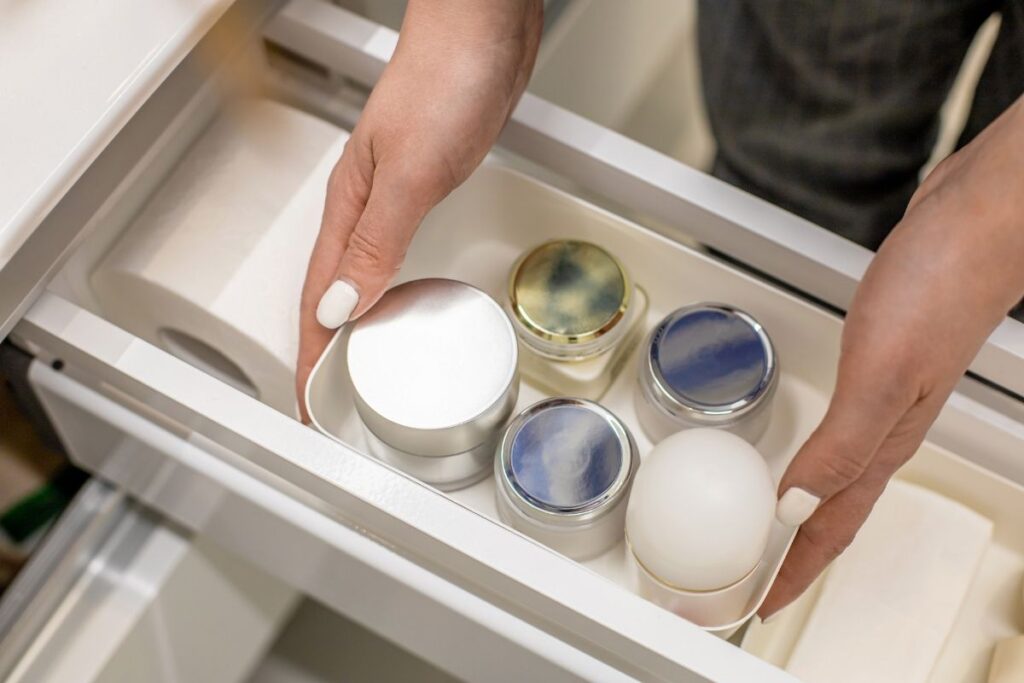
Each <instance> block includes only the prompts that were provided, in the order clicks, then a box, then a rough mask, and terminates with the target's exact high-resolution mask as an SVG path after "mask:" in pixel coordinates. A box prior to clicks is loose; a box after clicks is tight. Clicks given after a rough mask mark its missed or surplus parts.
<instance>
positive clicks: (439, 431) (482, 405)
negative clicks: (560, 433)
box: [347, 279, 519, 490]
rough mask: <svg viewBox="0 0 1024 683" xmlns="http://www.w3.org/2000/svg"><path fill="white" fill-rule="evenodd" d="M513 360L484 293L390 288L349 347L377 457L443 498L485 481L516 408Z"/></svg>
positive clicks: (436, 283) (502, 319)
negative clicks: (433, 488)
mask: <svg viewBox="0 0 1024 683" xmlns="http://www.w3.org/2000/svg"><path fill="white" fill-rule="evenodd" d="M517 358H518V349H517V345H516V338H515V332H514V331H513V329H512V325H511V323H510V322H509V320H508V317H507V316H506V315H505V312H504V311H503V310H502V308H501V306H500V305H498V303H497V302H495V301H494V300H493V299H492V298H491V297H489V296H488V295H487V294H485V293H483V292H482V291H480V290H479V289H477V288H475V287H473V286H471V285H468V284H465V283H463V282H456V281H454V280H446V279H425V280H414V281H412V282H406V283H404V284H401V285H398V286H396V287H394V288H392V289H391V290H389V291H388V292H386V293H385V294H384V296H383V297H381V299H380V301H378V302H377V303H376V304H375V305H374V306H373V308H371V309H370V310H369V311H368V312H367V313H366V314H365V315H363V316H362V317H361V318H359V319H358V320H357V321H356V322H355V324H354V326H353V329H352V332H351V336H350V337H349V340H348V348H347V360H348V370H349V374H350V376H351V379H352V387H353V389H354V397H355V406H356V410H357V412H358V413H359V417H360V418H361V419H362V422H363V424H364V425H365V427H366V429H367V431H368V438H369V442H370V451H371V453H372V454H373V455H375V456H376V457H378V458H379V459H381V460H383V461H385V462H387V463H389V464H391V465H393V466H395V467H397V468H398V469H401V470H403V471H405V472H407V473H409V474H411V475H413V476H415V477H417V478H418V479H420V480H422V481H423V482H425V483H428V484H431V485H433V486H436V487H437V488H440V489H442V490H452V489H456V488H461V487H463V486H468V485H469V484H472V483H474V482H476V481H478V480H479V479H482V478H483V477H485V476H486V475H487V473H488V472H489V471H490V468H491V463H492V460H493V459H494V449H495V444H496V443H497V440H498V437H499V436H500V434H501V429H502V428H503V427H504V425H505V423H506V422H507V420H508V418H509V416H510V415H511V414H512V411H513V409H514V408H515V403H516V398H517V397H518V393H519V378H518V371H517Z"/></svg>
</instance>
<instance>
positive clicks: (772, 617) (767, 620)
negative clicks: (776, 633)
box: [761, 610, 782, 626]
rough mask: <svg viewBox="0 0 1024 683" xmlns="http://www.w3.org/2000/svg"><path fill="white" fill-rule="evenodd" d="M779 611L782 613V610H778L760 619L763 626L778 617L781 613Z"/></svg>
mask: <svg viewBox="0 0 1024 683" xmlns="http://www.w3.org/2000/svg"><path fill="white" fill-rule="evenodd" d="M781 613H782V610H779V611H778V612H775V613H774V614H772V615H770V616H768V617H767V618H765V619H762V620H761V623H762V624H764V625H765V626H767V625H768V624H771V623H772V622H774V621H775V620H776V619H778V618H779V614H781Z"/></svg>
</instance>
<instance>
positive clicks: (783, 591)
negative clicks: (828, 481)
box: [758, 468, 891, 619]
mask: <svg viewBox="0 0 1024 683" xmlns="http://www.w3.org/2000/svg"><path fill="white" fill-rule="evenodd" d="M873 470H874V468H873ZM878 470H879V471H878V472H877V474H876V473H875V472H874V471H872V472H871V474H870V475H865V476H864V477H862V478H861V479H859V480H858V481H857V482H856V483H855V484H853V485H852V486H849V487H847V488H846V489H844V490H843V491H841V492H839V493H838V494H836V495H834V496H833V497H832V498H830V499H829V500H828V501H827V502H826V503H824V504H822V505H821V507H820V508H819V509H818V510H817V512H815V514H814V515H813V516H812V517H811V518H810V519H808V520H807V521H806V522H805V523H804V524H803V526H801V527H800V530H799V531H798V532H797V535H796V538H795V539H793V545H792V546H791V547H790V549H789V553H788V554H787V555H786V560H785V562H784V563H783V565H782V568H781V569H780V570H779V575H778V577H776V579H775V582H774V583H773V584H772V588H771V591H770V592H769V593H768V597H767V598H765V601H764V603H763V604H762V605H761V607H760V609H758V615H759V616H760V617H761V618H762V619H768V618H770V617H771V616H772V615H773V614H775V613H776V612H778V611H779V610H780V609H782V608H783V607H785V606H786V605H788V604H789V603H790V602H792V601H793V600H795V599H796V598H797V597H799V596H800V595H801V594H802V593H803V592H804V591H805V590H807V588H808V587H809V586H810V585H811V584H812V583H813V582H814V580H815V579H816V578H817V577H818V575H819V574H821V572H822V571H824V570H825V568H826V567H827V566H828V565H829V563H831V562H832V560H834V559H836V558H837V557H838V556H839V555H840V554H841V553H842V552H843V550H845V549H846V547H847V546H848V545H849V544H850V543H851V542H852V541H853V538H854V536H855V535H856V533H857V530H858V529H860V527H861V525H862V524H863V523H864V520H865V519H867V516H868V514H869V513H870V512H871V507H872V506H873V505H874V503H875V501H876V500H877V499H878V496H880V495H881V494H882V491H883V490H884V489H885V484H886V482H887V481H888V479H889V476H890V474H891V472H882V471H881V468H878Z"/></svg>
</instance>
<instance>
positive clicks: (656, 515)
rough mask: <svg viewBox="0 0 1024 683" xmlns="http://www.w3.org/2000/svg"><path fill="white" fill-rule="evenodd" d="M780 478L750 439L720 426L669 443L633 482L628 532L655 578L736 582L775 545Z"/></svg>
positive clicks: (718, 584) (693, 585)
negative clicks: (777, 480)
mask: <svg viewBox="0 0 1024 683" xmlns="http://www.w3.org/2000/svg"><path fill="white" fill-rule="evenodd" d="M774 511H775V482H773V481H772V477H771V474H770V473H769V472H768V466H767V465H766V464H765V461H764V458H762V457H761V454H760V453H758V452H757V450H756V449H755V448H754V447H753V446H751V445H750V444H749V443H747V442H746V441H744V440H743V439H741V438H740V437H738V436H736V435H735V434H730V433H728V432H724V431H719V430H717V429H689V430H686V431H683V432H679V433H677V434H673V435H672V436H670V437H668V438H667V439H665V440H664V441H661V442H660V443H659V444H658V445H657V446H655V447H654V449H653V450H652V451H651V452H650V453H649V454H648V455H647V458H646V459H645V460H644V463H643V465H642V466H641V467H640V471H639V472H637V475H636V479H635V480H634V482H633V491H632V492H631V494H630V498H629V510H628V512H627V513H626V535H627V536H628V537H629V542H630V544H631V545H632V549H633V552H634V553H636V556H637V559H639V560H640V562H641V563H642V564H643V565H644V567H646V568H647V570H649V571H650V572H651V573H652V574H654V576H655V577H657V578H659V579H661V580H662V581H664V582H667V583H668V584H670V585H672V586H674V587H677V588H682V589H684V590H688V591H710V590H718V589H719V588H725V587H726V586H731V585H732V584H734V583H736V582H737V581H739V580H740V579H742V578H743V577H744V576H746V575H747V574H749V573H750V572H751V570H753V568H754V566H755V565H756V564H757V563H758V562H759V561H760V560H761V556H762V555H763V554H764V551H765V548H766V546H767V545H768V535H769V533H770V532H771V527H772V521H773V513H774Z"/></svg>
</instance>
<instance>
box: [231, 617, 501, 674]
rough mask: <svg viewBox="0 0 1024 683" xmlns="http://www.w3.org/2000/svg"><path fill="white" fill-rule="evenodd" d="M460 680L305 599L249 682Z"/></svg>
mask: <svg viewBox="0 0 1024 683" xmlns="http://www.w3.org/2000/svg"><path fill="white" fill-rule="evenodd" d="M495 664H496V665H497V663H495ZM457 680H458V679H456V678H455V677H453V676H450V675H448V674H446V673H444V672H443V671H440V670H439V669H436V668H434V667H432V666H431V665H430V664H428V663H427V662H425V661H423V660H422V659H419V658H418V657H416V656H414V655H413V654H411V653H409V652H407V651H406V650H403V649H402V648H400V647H398V646H397V645H395V644H394V643H392V642H390V641H387V640H384V639H383V638H381V637H380V636H378V635H376V634H374V633H372V632H370V631H368V630H366V629H365V628H363V627H361V626H360V625H359V624H357V623H355V622H353V621H350V620H348V619H346V618H345V617H343V616H341V615H340V614H338V613H337V612H333V611H331V610H329V609H327V608H326V607H324V606H323V605H321V604H319V603H316V602H313V601H312V600H306V601H305V602H303V603H302V604H300V605H299V608H298V610H296V612H295V614H294V615H293V616H292V618H291V620H290V621H289V622H288V623H287V624H285V627H284V629H283V630H282V632H281V634H280V635H279V636H278V638H277V641H276V642H275V643H274V645H273V647H272V648H271V650H270V652H269V653H267V656H266V657H264V659H263V661H262V662H260V664H259V666H258V667H257V668H256V670H255V671H254V672H253V675H252V676H251V677H250V678H249V679H248V683H377V682H379V683H387V682H389V681H390V682H394V683H398V682H400V681H405V682H409V683H412V682H415V683H456V681H457Z"/></svg>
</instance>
